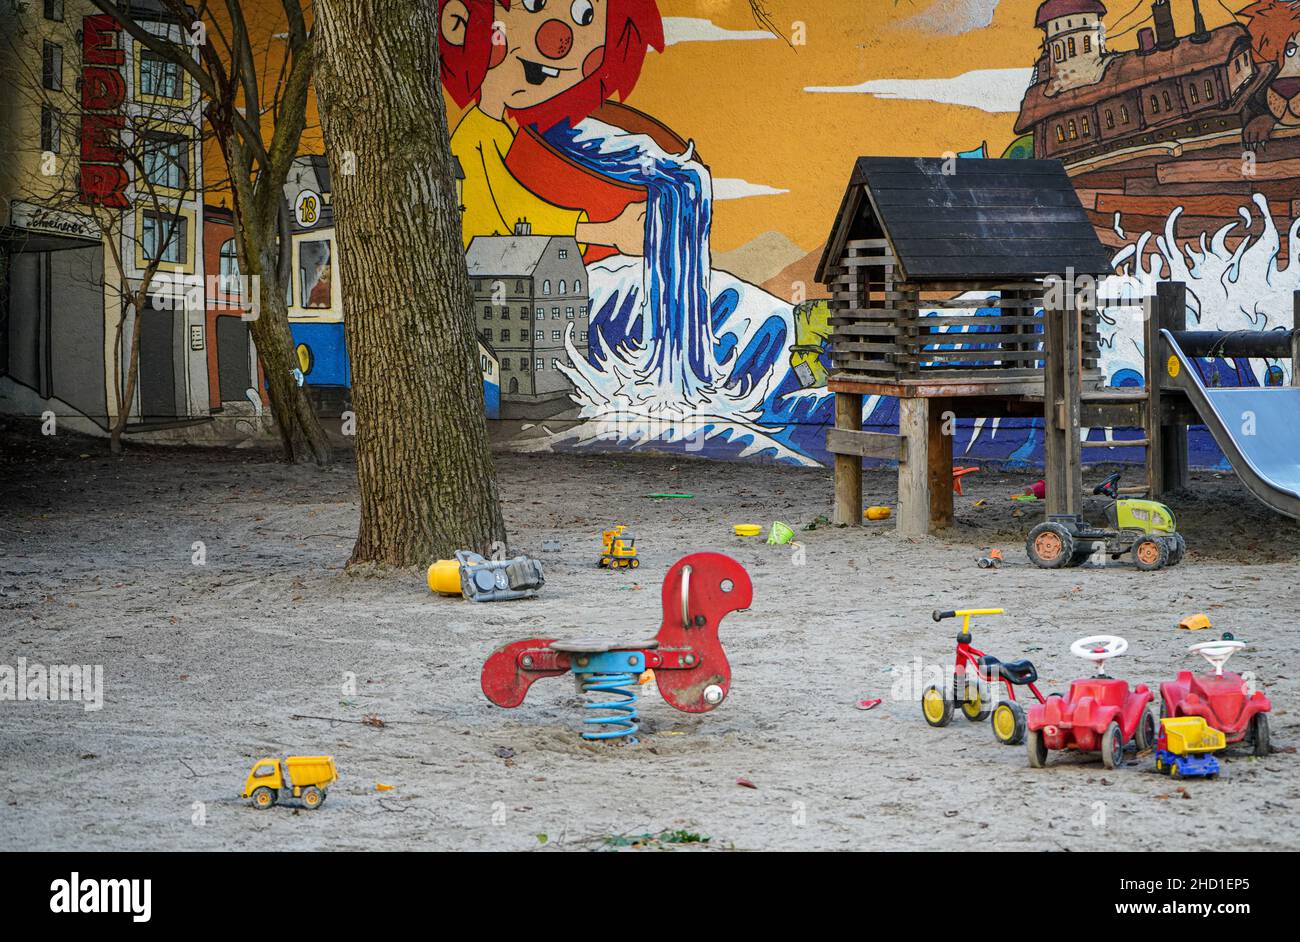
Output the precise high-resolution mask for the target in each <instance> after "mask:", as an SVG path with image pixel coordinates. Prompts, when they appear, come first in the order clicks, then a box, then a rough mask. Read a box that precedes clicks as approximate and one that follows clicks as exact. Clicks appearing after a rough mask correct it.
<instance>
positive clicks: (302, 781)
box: [239, 756, 339, 811]
mask: <svg viewBox="0 0 1300 942" xmlns="http://www.w3.org/2000/svg"><path fill="white" fill-rule="evenodd" d="M338 777H339V773H338V770H337V769H335V768H334V757H333V756H289V757H288V758H287V759H285V760H284V761H283V762H281V761H280V760H279V759H258V760H257V761H256V762H255V763H253V770H252V771H251V772H249V773H248V778H247V779H246V780H245V781H244V791H243V792H242V793H241V794H240V796H239V797H240V798H252V799H253V807H254V808H257V809H259V810H264V809H266V808H270V807H271V806H272V805H274V804H275V803H276V802H277V801H279V800H280V799H281V798H284V797H285V796H286V793H288V794H292V796H293V797H294V798H298V799H301V800H302V804H303V807H304V808H306V809H307V810H308V811H314V810H315V809H317V808H319V807H320V806H321V802H323V801H324V800H325V790H326V789H327V788H328V787H329V786H330V785H331V784H332V783H333V782H334V781H335V780H337V779H338Z"/></svg>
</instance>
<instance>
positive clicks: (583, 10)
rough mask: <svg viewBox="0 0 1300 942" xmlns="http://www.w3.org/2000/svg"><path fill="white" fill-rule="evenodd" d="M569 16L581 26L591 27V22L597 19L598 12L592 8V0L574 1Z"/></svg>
mask: <svg viewBox="0 0 1300 942" xmlns="http://www.w3.org/2000/svg"><path fill="white" fill-rule="evenodd" d="M569 15H570V16H572V17H573V22H575V23H577V24H578V25H579V26H590V25H591V21H592V20H594V19H595V18H596V11H595V10H593V9H592V8H591V0H573V6H571V7H570V8H569Z"/></svg>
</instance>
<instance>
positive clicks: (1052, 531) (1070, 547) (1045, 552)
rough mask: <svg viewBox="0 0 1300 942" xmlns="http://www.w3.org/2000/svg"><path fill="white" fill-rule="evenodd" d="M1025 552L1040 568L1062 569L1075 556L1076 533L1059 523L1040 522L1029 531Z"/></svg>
mask: <svg viewBox="0 0 1300 942" xmlns="http://www.w3.org/2000/svg"><path fill="white" fill-rule="evenodd" d="M1025 552H1026V553H1028V554H1029V561H1030V562H1032V563H1033V564H1034V565H1035V566H1037V567H1038V568H1039V569H1060V568H1062V567H1063V566H1066V565H1069V563H1070V560H1071V559H1073V558H1074V534H1073V533H1071V532H1070V531H1069V530H1068V529H1067V528H1066V527H1064V526H1062V525H1061V524H1059V523H1054V522H1052V521H1048V522H1047V523H1040V524H1039V525H1038V526H1036V527H1034V528H1033V529H1032V530H1030V531H1029V538H1028V539H1026V540H1025Z"/></svg>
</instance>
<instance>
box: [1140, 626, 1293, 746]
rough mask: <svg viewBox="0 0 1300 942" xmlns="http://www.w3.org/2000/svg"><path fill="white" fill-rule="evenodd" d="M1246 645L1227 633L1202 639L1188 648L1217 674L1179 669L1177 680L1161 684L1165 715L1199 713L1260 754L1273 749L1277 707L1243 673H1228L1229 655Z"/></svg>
mask: <svg viewBox="0 0 1300 942" xmlns="http://www.w3.org/2000/svg"><path fill="white" fill-rule="evenodd" d="M1245 646H1246V644H1245V642H1243V641H1237V640H1234V639H1233V637H1232V636H1231V635H1225V636H1224V637H1223V639H1222V640H1220V641H1202V642H1201V643H1200V644H1194V645H1192V646H1191V647H1190V648H1189V649H1188V650H1190V651H1194V652H1195V653H1197V654H1199V655H1201V657H1203V658H1205V659H1206V660H1207V661H1209V662H1210V666H1211V667H1213V668H1214V673H1213V674H1209V673H1206V674H1193V673H1192V672H1191V671H1179V672H1178V679H1177V680H1170V681H1166V682H1165V683H1163V684H1161V685H1160V700H1161V703H1160V715H1161V716H1162V717H1166V716H1168V717H1179V716H1199V717H1202V718H1203V719H1204V720H1205V721H1206V722H1207V723H1209V724H1210V725H1211V726H1213V727H1214V728H1215V729H1217V730H1218V731H1219V732H1221V733H1223V735H1224V738H1225V739H1226V740H1227V741H1228V743H1229V744H1231V743H1238V742H1245V743H1246V744H1247V745H1248V746H1250V747H1251V753H1252V754H1253V755H1256V756H1266V755H1268V750H1269V737H1268V712H1269V711H1270V710H1271V709H1272V708H1273V704H1272V703H1270V702H1269V699H1268V697H1266V696H1264V694H1263V693H1262V692H1260V691H1258V690H1255V691H1251V690H1250V687H1249V685H1248V684H1247V683H1246V681H1245V680H1243V679H1242V677H1241V675H1240V674H1234V673H1233V672H1232V671H1228V672H1227V673H1224V670H1223V665H1224V664H1226V663H1227V662H1228V658H1230V657H1232V655H1234V654H1235V653H1237V652H1238V651H1240V650H1241V649H1242V648H1244V647H1245Z"/></svg>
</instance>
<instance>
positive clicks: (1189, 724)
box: [1160, 716, 1228, 756]
mask: <svg viewBox="0 0 1300 942" xmlns="http://www.w3.org/2000/svg"><path fill="white" fill-rule="evenodd" d="M1160 725H1161V726H1163V727H1164V731H1165V741H1166V742H1167V743H1168V746H1169V751H1170V752H1172V753H1173V754H1174V755H1176V756H1185V755H1191V754H1194V753H1198V752H1218V751H1219V750H1220V749H1224V748H1226V747H1227V745H1228V739H1227V737H1226V736H1224V735H1223V733H1221V732H1219V731H1218V730H1217V729H1215V728H1214V727H1213V726H1211V725H1210V724H1209V723H1207V722H1205V718H1204V717H1201V716H1175V717H1165V718H1164V719H1162V720H1161V721H1160Z"/></svg>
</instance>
